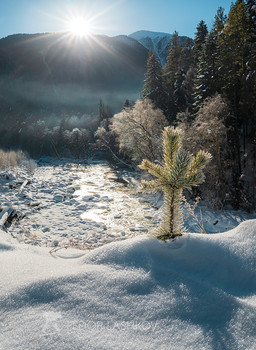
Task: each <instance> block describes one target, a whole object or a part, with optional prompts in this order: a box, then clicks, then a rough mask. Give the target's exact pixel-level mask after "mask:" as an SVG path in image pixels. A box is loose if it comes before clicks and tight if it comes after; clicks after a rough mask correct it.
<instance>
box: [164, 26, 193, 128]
mask: <svg viewBox="0 0 256 350" xmlns="http://www.w3.org/2000/svg"><path fill="white" fill-rule="evenodd" d="M191 50H192V45H191V41H187V42H186V45H185V47H182V45H181V41H180V38H179V35H178V33H177V32H174V34H173V37H172V40H171V42H170V50H169V54H168V56H167V61H166V65H165V67H164V79H165V84H166V87H167V92H168V98H169V103H168V119H169V121H170V122H171V123H172V122H173V120H174V119H175V117H176V114H177V113H178V112H179V111H181V110H185V109H186V108H187V103H186V102H187V99H186V92H185V88H184V84H183V83H184V80H185V77H186V72H187V70H188V69H189V65H190V64H189V62H190V60H191V56H192V52H191Z"/></svg>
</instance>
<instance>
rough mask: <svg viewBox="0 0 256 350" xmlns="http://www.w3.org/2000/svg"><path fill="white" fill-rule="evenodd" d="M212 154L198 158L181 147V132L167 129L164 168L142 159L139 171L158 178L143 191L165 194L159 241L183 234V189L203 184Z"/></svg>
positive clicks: (146, 184)
mask: <svg viewBox="0 0 256 350" xmlns="http://www.w3.org/2000/svg"><path fill="white" fill-rule="evenodd" d="M210 159H211V155H210V154H209V153H207V152H204V151H199V152H198V153H197V155H196V156H193V155H192V154H191V153H189V152H187V151H185V150H184V149H183V148H182V137H181V130H180V129H174V128H173V127H166V128H165V129H164V132H163V162H164V163H163V165H160V164H155V163H152V162H150V161H149V160H143V162H142V163H141V165H140V168H141V169H143V170H147V171H148V172H149V173H150V174H152V175H153V176H154V177H156V179H154V180H151V181H143V182H142V184H141V188H142V190H144V191H149V192H155V191H158V190H161V191H163V194H164V206H163V214H162V221H161V225H160V228H159V230H158V231H157V233H156V236H157V238H159V239H161V240H164V241H166V240H168V239H170V238H174V237H176V236H180V235H182V233H184V226H183V211H182V208H181V198H182V191H183V189H189V188H190V187H191V186H197V185H198V184H200V183H202V182H203V181H204V174H203V171H202V170H203V168H204V167H205V165H206V164H207V163H208V162H209V160H210Z"/></svg>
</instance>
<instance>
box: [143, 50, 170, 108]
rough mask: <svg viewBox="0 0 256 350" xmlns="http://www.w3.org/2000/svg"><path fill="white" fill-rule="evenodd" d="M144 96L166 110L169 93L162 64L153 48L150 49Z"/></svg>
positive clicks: (157, 106)
mask: <svg viewBox="0 0 256 350" xmlns="http://www.w3.org/2000/svg"><path fill="white" fill-rule="evenodd" d="M142 97H143V98H148V99H149V100H150V101H151V102H152V103H153V104H154V106H155V107H156V108H160V109H161V110H162V111H163V112H166V100H167V94H166V91H165V89H164V85H163V79H162V66H161V63H160V61H159V60H158V58H157V57H156V56H155V54H154V53H153V51H152V50H150V51H149V57H148V61H147V72H146V74H145V82H144V87H143V91H142Z"/></svg>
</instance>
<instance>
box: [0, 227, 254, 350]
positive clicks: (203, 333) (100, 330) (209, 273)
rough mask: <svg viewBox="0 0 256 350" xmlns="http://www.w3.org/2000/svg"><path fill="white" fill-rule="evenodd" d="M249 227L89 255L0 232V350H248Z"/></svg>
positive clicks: (141, 241) (111, 247)
mask: <svg viewBox="0 0 256 350" xmlns="http://www.w3.org/2000/svg"><path fill="white" fill-rule="evenodd" d="M255 249H256V220H250V221H246V222H244V223H242V224H241V225H239V226H238V227H237V228H235V229H233V230H231V231H228V232H225V233H219V234H213V235H200V234H186V235H184V236H183V237H180V238H178V239H176V240H174V241H170V242H168V243H166V244H165V243H163V242H160V241H157V240H156V239H154V238H149V237H146V236H139V237H136V238H132V239H128V240H126V241H122V242H116V243H111V244H108V245H105V246H103V247H101V248H98V249H95V250H93V251H91V252H81V251H77V250H60V251H59V252H57V253H56V254H55V255H50V254H49V250H48V249H47V248H37V247H33V246H28V245H22V244H17V243H15V242H14V241H12V240H11V239H10V238H8V237H7V234H6V233H5V232H0V270H1V280H0V287H1V295H0V308H1V316H0V317H1V318H0V322H1V333H0V349H95V350H96V349H97V350H99V349H120V350H121V349H122V350H123V349H152V350H155V349H161V350H162V349H168V350H169V349H179V350H180V349H214V350H215V349H246V350H248V349H255V344H256V257H255Z"/></svg>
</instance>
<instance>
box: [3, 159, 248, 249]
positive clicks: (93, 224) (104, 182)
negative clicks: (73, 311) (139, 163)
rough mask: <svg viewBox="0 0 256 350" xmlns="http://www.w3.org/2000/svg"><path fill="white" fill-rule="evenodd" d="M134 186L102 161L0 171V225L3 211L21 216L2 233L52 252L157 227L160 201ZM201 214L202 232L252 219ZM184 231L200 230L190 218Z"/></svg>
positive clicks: (128, 174) (134, 180)
mask: <svg viewBox="0 0 256 350" xmlns="http://www.w3.org/2000/svg"><path fill="white" fill-rule="evenodd" d="M6 175H7V176H6ZM25 181H26V182H27V181H28V183H26V182H25ZM24 182H25V183H24ZM22 184H23V185H22ZM138 185H139V181H138V176H137V174H136V172H132V171H128V170H121V169H117V168H115V167H113V166H111V165H110V164H109V163H108V162H105V161H91V162H90V163H89V164H82V163H81V164H77V163H72V162H66V161H65V162H60V161H59V162H56V161H53V160H49V159H46V160H45V161H41V162H40V163H39V164H38V166H37V167H36V168H35V171H34V172H33V174H32V175H31V174H30V175H29V174H28V173H26V172H24V171H18V173H16V174H13V173H6V172H2V173H0V200H1V202H0V203H1V204H0V222H1V216H3V213H5V211H6V210H9V211H10V210H14V211H15V212H17V213H18V215H20V217H22V218H20V219H19V220H15V219H14V220H13V221H12V223H11V224H9V225H7V227H5V231H6V233H7V234H9V235H11V236H12V237H15V238H16V239H17V240H18V241H20V242H22V243H27V244H32V245H38V246H44V247H45V246H46V247H49V248H50V249H53V250H56V249H59V248H61V247H69V246H74V247H77V248H80V249H93V248H95V247H98V246H101V245H103V244H106V243H109V242H112V241H115V240H122V239H126V238H128V237H131V236H134V235H139V234H145V233H147V232H151V231H153V230H154V228H155V227H157V226H158V224H159V221H160V210H158V209H157V208H158V207H160V206H161V198H160V197H159V196H154V197H151V198H150V200H149V197H142V196H141V194H138V193H137V188H138ZM146 198H148V200H146ZM152 199H153V200H152ZM152 202H153V203H154V205H152V204H151V203H152ZM200 210H202V214H201V213H200V212H199V210H198V208H197V209H196V214H197V215H198V217H199V218H200V219H201V217H202V218H203V225H204V228H205V231H206V232H207V233H215V232H223V231H227V230H230V229H231V228H233V227H236V226H237V225H238V224H239V223H240V222H242V221H244V220H248V219H253V218H255V214H247V213H244V212H236V211H232V210H229V211H224V210H222V211H211V210H208V209H207V208H205V207H203V206H202V207H200ZM186 228H187V230H188V231H189V232H200V231H199V227H198V225H197V222H196V221H195V220H194V218H193V217H187V218H186Z"/></svg>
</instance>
